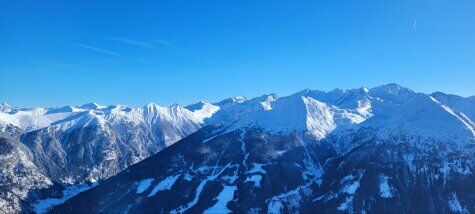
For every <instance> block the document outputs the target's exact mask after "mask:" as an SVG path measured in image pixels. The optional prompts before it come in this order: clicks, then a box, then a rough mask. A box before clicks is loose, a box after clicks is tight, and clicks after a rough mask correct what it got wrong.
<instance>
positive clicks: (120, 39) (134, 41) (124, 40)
mask: <svg viewBox="0 0 475 214" xmlns="http://www.w3.org/2000/svg"><path fill="white" fill-rule="evenodd" d="M106 38H108V39H111V40H114V41H117V42H122V43H127V44H130V45H136V46H140V47H144V48H153V45H152V44H150V43H148V42H143V41H137V40H131V39H125V38H118V37H106Z"/></svg>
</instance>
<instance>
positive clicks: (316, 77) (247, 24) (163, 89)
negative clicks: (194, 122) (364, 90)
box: [0, 0, 475, 106]
mask: <svg viewBox="0 0 475 214" xmlns="http://www.w3.org/2000/svg"><path fill="white" fill-rule="evenodd" d="M0 4H1V5H0V47H1V48H0V101H5V102H8V103H11V104H13V105H17V106H63V105H77V104H82V103H86V102H91V101H96V102H98V103H101V104H126V105H131V106H143V105H145V104H147V103H149V102H155V103H159V104H163V105H170V104H173V103H179V104H183V105H186V104H189V103H192V102H195V101H199V100H208V101H217V100H220V99H223V98H226V97H230V96H236V95H244V96H246V97H254V96H259V95H262V94H266V93H272V92H274V93H277V94H279V95H288V94H290V93H293V92H296V91H299V90H302V89H304V88H311V89H321V90H331V89H334V88H356V87H361V86H367V87H373V86H377V85H381V84H384V83H389V82H396V83H399V84H401V85H403V86H406V87H409V88H412V89H414V90H416V91H420V92H426V93H430V92H433V91H436V90H440V91H443V92H447V93H454V94H459V95H462V96H470V95H475V83H474V82H475V27H474V26H475V13H474V11H475V2H474V1H440V0H435V1H414V0H411V1H405V0H403V1H376V0H375V1H371V0H365V1H351V2H350V1H278V0H277V1H275V0H274V1H255V0H252V1H221V0H219V1H207V0H204V1H181V0H178V1H84V0H81V1H48V0H46V1H2V2H1V3H0Z"/></svg>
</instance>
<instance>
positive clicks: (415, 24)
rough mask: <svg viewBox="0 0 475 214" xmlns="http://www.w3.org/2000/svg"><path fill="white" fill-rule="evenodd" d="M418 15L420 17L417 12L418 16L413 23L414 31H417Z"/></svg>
mask: <svg viewBox="0 0 475 214" xmlns="http://www.w3.org/2000/svg"><path fill="white" fill-rule="evenodd" d="M417 17H418V15H417V14H416V18H415V19H414V24H413V25H412V29H413V30H414V31H416V26H417Z"/></svg>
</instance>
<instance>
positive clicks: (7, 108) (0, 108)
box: [0, 102, 12, 113]
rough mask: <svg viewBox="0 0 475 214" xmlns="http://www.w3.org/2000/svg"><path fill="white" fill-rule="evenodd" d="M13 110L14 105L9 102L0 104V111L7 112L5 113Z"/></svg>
mask: <svg viewBox="0 0 475 214" xmlns="http://www.w3.org/2000/svg"><path fill="white" fill-rule="evenodd" d="M10 111H12V106H10V105H9V104H8V103H5V102H3V103H1V104H0V112H5V113H8V112H10Z"/></svg>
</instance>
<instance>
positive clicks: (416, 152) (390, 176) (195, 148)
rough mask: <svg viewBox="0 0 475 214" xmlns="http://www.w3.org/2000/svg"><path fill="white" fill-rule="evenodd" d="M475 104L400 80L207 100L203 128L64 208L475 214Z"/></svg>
mask: <svg viewBox="0 0 475 214" xmlns="http://www.w3.org/2000/svg"><path fill="white" fill-rule="evenodd" d="M473 104H474V103H473V98H470V97H469V98H463V97H459V96H456V95H448V94H444V93H440V92H436V93H433V94H423V93H417V92H414V91H412V90H410V89H407V88H404V87H402V86H399V85H397V84H388V85H383V86H378V87H375V88H370V89H369V88H365V87H362V88H357V89H350V90H342V89H335V90H332V91H328V92H325V91H317V90H310V89H305V90H303V91H299V92H297V93H294V94H292V95H289V96H282V97H278V96H277V95H275V94H270V95H263V96H260V97H256V98H251V99H244V98H242V99H236V98H234V99H232V98H230V99H226V100H224V101H221V102H217V103H206V102H199V103H196V104H193V105H190V106H187V107H186V109H188V110H190V111H191V112H199V111H202V110H203V109H208V110H209V109H213V111H206V112H208V113H209V114H207V115H209V117H206V118H205V119H203V124H202V126H203V128H201V129H199V130H198V131H196V132H195V133H193V134H191V135H189V136H187V137H185V138H184V139H182V140H180V141H178V142H176V143H174V144H173V145H170V146H169V147H167V148H165V149H164V150H162V151H160V152H158V153H157V154H155V155H153V156H151V157H149V158H147V159H145V160H143V161H141V162H139V163H137V164H134V165H132V166H131V167H129V168H127V170H124V171H123V172H121V173H120V174H118V175H115V176H113V177H112V178H110V179H107V180H105V181H104V182H103V183H101V184H99V185H98V186H97V187H95V188H92V189H91V190H88V191H86V192H84V193H82V194H80V195H77V196H76V197H73V198H72V199H70V200H68V201H66V202H65V203H64V204H61V205H59V206H57V207H55V208H54V210H53V212H54V213H67V212H71V211H74V210H77V209H80V208H83V209H84V210H85V211H86V212H101V211H103V210H108V211H110V212H121V211H123V210H127V212H141V211H143V210H147V211H151V212H165V213H168V212H170V213H231V212H236V213H311V212H315V210H318V211H319V212H322V213H367V212H369V213H387V212H401V213H412V212H428V213H436V212H442V213H471V212H475V205H474V203H473V201H475V197H474V196H475V182H474V181H475V174H474V171H475V158H474V157H475V146H474V145H475V132H474V130H475V129H474V124H473V121H474V120H473V119H474V118H473V109H475V106H474V105H473ZM205 106H206V108H205ZM211 112H212V113H211ZM86 205H87V206H86Z"/></svg>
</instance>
